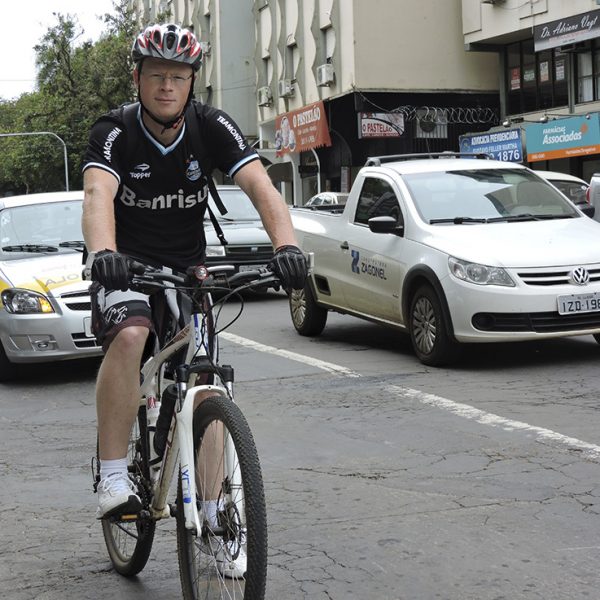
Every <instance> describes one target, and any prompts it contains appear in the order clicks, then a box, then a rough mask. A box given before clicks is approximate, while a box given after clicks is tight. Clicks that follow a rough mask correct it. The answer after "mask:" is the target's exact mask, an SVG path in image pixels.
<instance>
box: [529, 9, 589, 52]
mask: <svg viewBox="0 0 600 600" xmlns="http://www.w3.org/2000/svg"><path fill="white" fill-rule="evenodd" d="M599 36H600V10H592V11H590V12H586V13H582V14H580V15H575V16H574V17H568V18H566V19H561V20H560V21H551V22H550V23H545V24H543V25H536V26H535V27H534V28H533V43H534V48H535V51H536V52H540V51H541V50H547V49H548V48H558V47H559V46H565V45H567V44H575V43H577V42H583V41H585V40H591V39H593V38H597V37H599Z"/></svg>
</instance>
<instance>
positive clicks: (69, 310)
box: [0, 191, 102, 381]
mask: <svg viewBox="0 0 600 600" xmlns="http://www.w3.org/2000/svg"><path fill="white" fill-rule="evenodd" d="M82 200H83V192H81V191H80V192H54V193H49V194H30V195H27V196H13V197H9V198H0V381H6V380H8V379H10V378H12V377H13V376H14V375H15V371H16V364H17V363H34V362H49V361H55V360H65V359H73V358H82V357H89V356H98V355H100V354H101V353H102V351H101V348H99V347H98V345H97V344H96V339H95V337H94V336H93V334H92V332H91V328H90V326H91V317H90V298H89V294H88V287H89V282H87V281H82V279H81V271H82V264H81V257H82V254H81V252H82V250H83V241H82V240H83V236H82V233H81V208H82Z"/></svg>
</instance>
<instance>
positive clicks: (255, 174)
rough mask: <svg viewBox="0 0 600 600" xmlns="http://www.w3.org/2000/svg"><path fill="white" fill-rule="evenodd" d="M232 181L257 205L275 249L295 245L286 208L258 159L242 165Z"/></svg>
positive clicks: (292, 229)
mask: <svg viewBox="0 0 600 600" xmlns="http://www.w3.org/2000/svg"><path fill="white" fill-rule="evenodd" d="M234 181H235V183H236V184H237V185H239V186H240V187H241V188H242V190H244V192H246V194H247V195H248V197H249V198H250V200H252V203H253V204H254V206H255V207H256V210H257V211H258V214H259V215H260V218H261V220H262V222H263V225H264V226H265V229H266V231H267V233H268V234H269V237H270V238H271V242H272V244H273V247H274V248H279V247H281V246H285V245H293V246H297V245H298V242H297V241H296V235H295V234H294V228H293V226H292V220H291V218H290V213H289V210H288V207H287V205H286V203H285V201H284V200H283V198H282V197H281V194H280V193H279V192H278V191H277V190H276V189H275V187H274V186H273V183H272V182H271V179H270V178H269V175H268V174H267V172H266V171H265V168H264V167H263V166H262V164H261V162H260V161H259V160H254V161H252V162H251V163H248V164H247V165H245V166H244V167H242V168H241V169H240V170H239V171H238V172H237V173H236V175H235V177H234Z"/></svg>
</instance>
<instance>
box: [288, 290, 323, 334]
mask: <svg viewBox="0 0 600 600" xmlns="http://www.w3.org/2000/svg"><path fill="white" fill-rule="evenodd" d="M289 301H290V314H291V316H292V323H293V324H294V327H295V328H296V331H297V332H298V333H299V334H300V335H306V336H315V335H319V334H320V333H321V332H322V331H323V329H324V328H325V323H326V322H327V309H325V308H321V307H320V306H319V305H318V304H317V303H316V302H315V297H314V296H313V293H312V291H311V289H310V286H309V284H308V282H307V283H306V285H305V286H304V289H303V290H292V291H291V292H290V296H289Z"/></svg>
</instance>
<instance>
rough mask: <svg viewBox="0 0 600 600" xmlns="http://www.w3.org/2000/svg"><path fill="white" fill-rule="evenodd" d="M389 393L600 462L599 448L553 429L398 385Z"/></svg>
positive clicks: (389, 389)
mask: <svg viewBox="0 0 600 600" xmlns="http://www.w3.org/2000/svg"><path fill="white" fill-rule="evenodd" d="M387 390H388V391H389V392H391V393H393V394H396V395H398V396H401V397H402V398H410V399H412V400H417V401H418V402H420V403H421V404H428V405H430V406H435V407H437V408H442V409H444V410H447V411H449V412H451V413H453V414H455V415H457V416H459V417H462V418H464V419H471V420H473V421H477V422H478V423H481V424H482V425H489V426H491V427H500V428H502V429H504V430H505V431H524V432H526V433H531V434H533V436H534V437H535V439H536V440H538V441H540V442H552V443H554V444H560V445H563V446H567V447H568V448H572V449H577V450H581V451H583V452H584V453H585V454H586V455H587V456H588V457H589V458H591V459H594V460H598V459H600V446H598V445H596V444H590V443H589V442H584V441H582V440H579V439H577V438H574V437H569V436H567V435H563V434H562V433H557V432H556V431H552V430H551V429H545V428H544V427H537V426H536V425H530V424H529V423H523V421H513V420H512V419H506V418H505V417H500V416H498V415H495V414H493V413H489V412H485V411H483V410H480V409H478V408H474V407H473V406H470V405H468V404H462V403H460V402H454V401H453V400H448V399H447V398H442V397H441V396H436V395H435V394H428V393H426V392H421V391H419V390H413V389H411V388H403V387H399V386H395V385H392V386H389V387H388V388H387Z"/></svg>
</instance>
